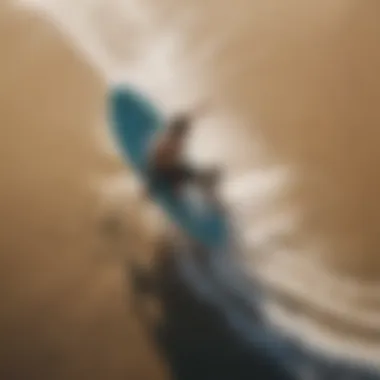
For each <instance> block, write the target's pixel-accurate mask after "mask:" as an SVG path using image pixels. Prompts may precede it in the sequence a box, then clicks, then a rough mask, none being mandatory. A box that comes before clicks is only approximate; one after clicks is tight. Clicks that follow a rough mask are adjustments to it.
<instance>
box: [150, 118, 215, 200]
mask: <svg viewBox="0 0 380 380" xmlns="http://www.w3.org/2000/svg"><path fill="white" fill-rule="evenodd" d="M191 122H192V120H191V117H190V116H188V115H186V114H180V115H177V116H175V117H174V118H173V119H172V120H171V121H170V122H169V124H168V127H167V129H166V130H165V131H164V133H163V134H162V135H161V136H159V137H158V139H156V140H155V141H154V145H153V147H152V148H151V151H150V157H149V169H150V177H151V178H150V179H151V186H153V187H154V186H157V185H160V184H166V185H168V186H170V187H171V188H172V189H173V190H174V192H175V193H177V194H178V192H179V191H181V190H182V189H183V187H184V186H186V185H189V184H198V185H200V186H201V187H202V189H203V190H206V192H207V196H208V197H210V195H211V193H212V194H214V190H215V187H216V183H217V182H218V181H219V177H220V172H219V170H218V169H216V168H212V169H208V170H198V169H196V168H194V167H193V166H192V165H191V164H190V163H188V162H187V161H186V160H185V159H184V157H183V152H184V148H185V143H186V138H187V137H188V133H189V130H190V127H191Z"/></svg>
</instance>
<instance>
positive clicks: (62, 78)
mask: <svg viewBox="0 0 380 380" xmlns="http://www.w3.org/2000/svg"><path fill="white" fill-rule="evenodd" d="M0 51H1V53H0V54H1V62H0V99H1V101H0V120H1V121H0V125H1V128H0V141H1V142H0V145H1V148H0V168H1V169H0V172H1V175H0V214H1V221H0V223H1V226H0V273H1V274H0V289H1V290H0V294H1V296H0V300H1V312H0V340H1V345H0V378H2V379H15V380H18V379H20V380H22V379H25V380H26V379H38V380H44V379H62V380H66V379H67V380H68V379H70V380H75V379H78V380H79V379H80V380H83V379H92V380H95V379H131V380H133V379H136V380H143V379H162V378H164V373H165V370H164V367H163V365H162V363H161V362H160V360H159V359H158V357H157V354H156V353H155V352H154V351H153V350H152V347H151V345H150V342H149V341H148V340H147V338H146V336H145V333H144V332H143V331H142V330H141V329H140V325H139V323H138V321H137V320H136V318H135V316H134V313H133V311H132V310H131V308H130V306H129V291H128V287H126V286H125V285H126V283H127V282H126V279H125V277H124V276H125V273H124V271H123V263H124V258H125V255H126V253H128V252H130V250H131V249H132V248H136V247H133V246H132V240H131V239H128V231H129V232H130V233H131V232H132V233H135V232H136V231H134V230H133V228H132V227H128V228H129V229H128V228H125V227H126V225H127V224H128V222H129V223H131V222H132V223H136V221H135V220H134V221H132V220H129V216H128V210H127V209H126V210H125V214H124V213H123V210H122V209H120V210H119V212H118V213H117V215H116V221H115V223H116V225H118V227H119V229H121V230H120V231H121V232H120V231H119V232H118V231H110V230H109V229H107V228H106V224H107V223H108V224H109V223H110V221H109V220H108V219H109V218H110V217H114V214H113V211H115V210H114V209H112V208H109V207H108V206H106V205H103V203H102V198H101V197H100V195H99V191H98V190H97V188H96V186H95V187H93V186H92V184H94V183H96V182H97V181H100V182H101V181H102V180H103V179H104V178H105V177H107V176H110V177H111V178H112V175H113V174H115V175H116V176H117V175H119V174H122V173H123V171H124V170H125V169H124V168H123V166H122V165H121V163H120V162H119V161H118V160H117V159H116V158H113V157H112V156H108V155H107V154H106V153H104V149H103V148H100V146H99V145H97V141H96V133H95V132H94V131H96V128H103V127H104V125H97V123H98V122H99V120H102V115H103V114H104V105H103V103H104V96H105V86H104V83H103V82H102V80H101V78H100V77H99V76H98V74H97V73H96V72H95V71H94V70H93V69H92V68H91V67H90V66H89V65H88V64H87V63H86V62H85V61H84V60H83V58H81V57H80V56H79V54H77V53H76V52H75V51H74V50H73V48H71V47H70V46H69V44H68V43H67V42H65V41H64V39H63V38H62V37H60V36H59V34H58V33H57V32H55V31H54V30H53V28H52V27H51V26H49V25H48V24H47V23H45V22H43V21H42V20H41V19H39V18H38V17H37V16H36V15H34V14H32V13H29V14H28V13H25V12H16V11H14V10H12V9H11V7H10V6H8V5H7V2H2V3H1V6H0ZM107 178H108V177H107ZM105 183H106V181H105ZM107 207H108V208H107ZM119 207H120V208H123V207H124V203H123V202H120V205H119ZM123 214H124V215H123ZM120 215H122V218H121V220H118V219H117V218H119V216H120ZM111 222H112V221H111ZM131 225H132V224H131ZM136 240H138V239H136V236H135V238H134V240H133V241H136Z"/></svg>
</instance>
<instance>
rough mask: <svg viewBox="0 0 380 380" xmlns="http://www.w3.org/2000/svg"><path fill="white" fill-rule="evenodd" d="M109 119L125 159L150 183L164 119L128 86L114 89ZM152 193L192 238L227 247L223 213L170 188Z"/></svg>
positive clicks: (161, 188) (214, 245)
mask: <svg viewBox="0 0 380 380" xmlns="http://www.w3.org/2000/svg"><path fill="white" fill-rule="evenodd" d="M109 116H110V119H111V125H112V129H113V132H114V135H115V137H116V140H117V143H118V146H119V148H120V150H121V152H122V153H123V156H124V157H125V159H126V160H127V161H128V163H130V164H131V165H132V167H133V168H134V169H135V171H136V172H137V174H138V175H139V176H140V177H141V178H142V180H143V181H144V182H146V183H149V176H148V157H149V149H150V146H151V142H152V140H153V139H154V138H155V136H156V134H157V133H159V132H160V129H161V128H164V126H165V122H164V118H163V116H162V115H161V114H160V113H159V111H158V110H157V109H156V108H155V107H154V106H153V105H152V104H151V103H150V102H149V101H148V100H147V99H145V98H143V97H142V96H141V95H139V94H138V93H136V92H134V91H133V90H131V89H130V88H128V87H115V88H112V89H111V91H110V95H109ZM150 193H151V196H152V198H153V199H154V200H155V201H156V202H157V203H158V204H160V205H161V206H162V207H163V209H164V210H165V211H166V213H167V214H168V215H169V216H170V217H171V219H172V220H173V221H174V222H175V223H176V224H177V225H178V226H180V227H181V228H182V230H183V231H184V232H185V233H186V234H187V235H188V236H190V237H192V238H194V239H196V240H197V241H199V242H200V243H203V244H204V245H205V246H208V247H209V248H217V247H218V246H221V245H224V244H225V242H226V238H227V221H226V220H225V216H224V214H223V212H222V211H220V210H218V209H217V208H216V207H214V208H213V207H210V208H208V211H207V212H204V210H203V211H201V210H199V207H198V208H197V206H196V205H195V204H194V200H193V199H192V198H191V197H189V196H186V195H183V196H178V195H176V193H174V192H173V191H172V189H171V188H170V186H169V185H168V186H165V185H162V186H160V187H156V188H152V189H151V192H150ZM197 209H198V211H197Z"/></svg>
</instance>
